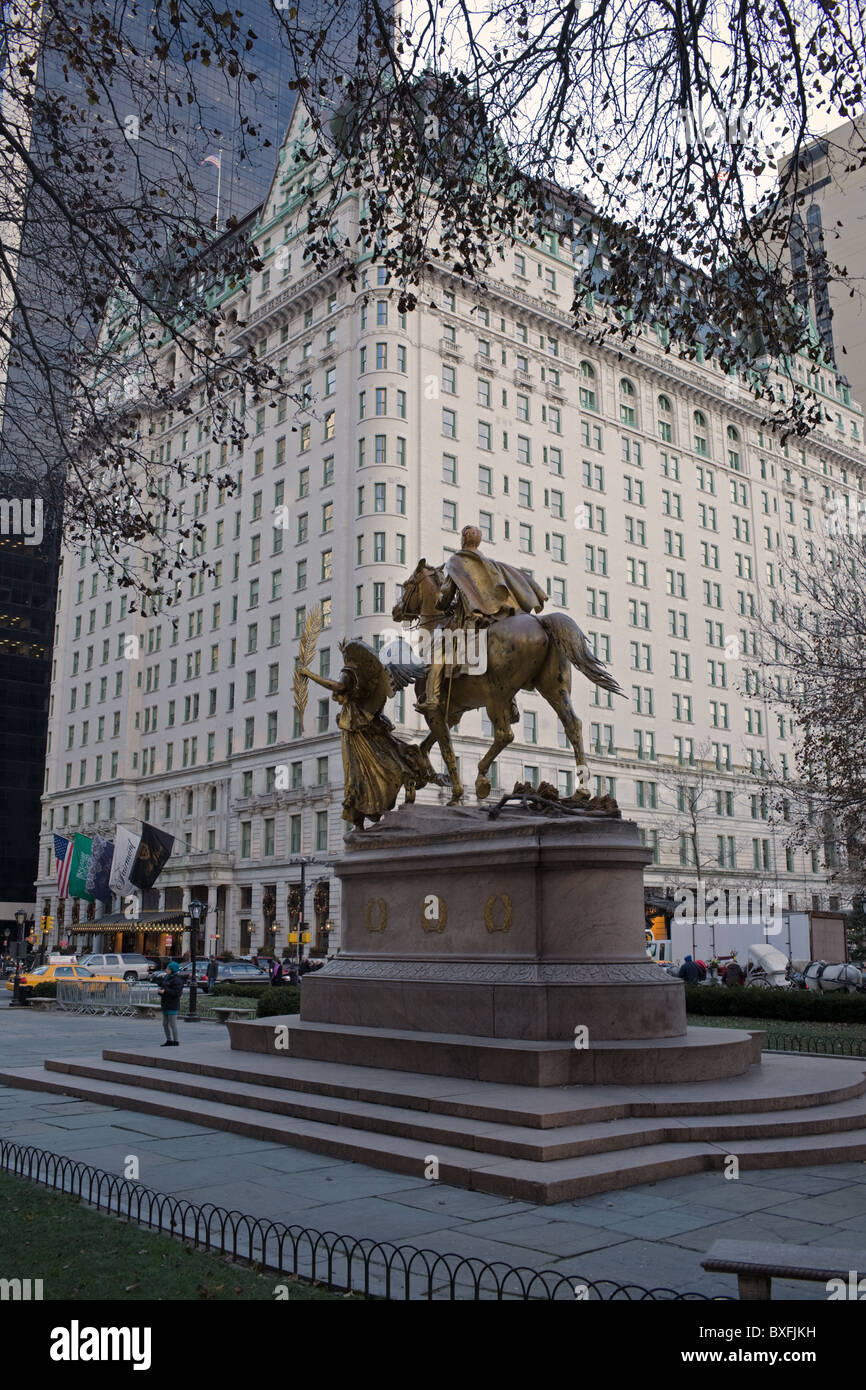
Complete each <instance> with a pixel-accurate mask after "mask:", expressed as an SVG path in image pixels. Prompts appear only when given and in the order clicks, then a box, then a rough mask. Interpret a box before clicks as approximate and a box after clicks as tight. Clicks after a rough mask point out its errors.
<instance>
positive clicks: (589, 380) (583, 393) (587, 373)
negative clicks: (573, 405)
mask: <svg viewBox="0 0 866 1390" xmlns="http://www.w3.org/2000/svg"><path fill="white" fill-rule="evenodd" d="M580 375H581V377H582V378H583V385H582V386H581V387H580V404H581V406H582V407H583V409H584V410H598V401H597V398H596V394H595V367H594V366H593V365H592V363H591V362H581V364H580Z"/></svg>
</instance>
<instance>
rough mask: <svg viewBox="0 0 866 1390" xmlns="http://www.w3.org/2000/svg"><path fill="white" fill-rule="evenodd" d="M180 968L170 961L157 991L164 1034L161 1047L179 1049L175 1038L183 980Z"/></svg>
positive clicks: (174, 961)
mask: <svg viewBox="0 0 866 1390" xmlns="http://www.w3.org/2000/svg"><path fill="white" fill-rule="evenodd" d="M179 972H180V966H179V965H178V963H177V961H176V960H173V961H170V962H169V966H168V973H167V974H166V977H165V979H164V980H163V982H162V985H161V986H160V989H159V1002H160V1005H161V1006H162V1029H163V1032H164V1033H165V1042H164V1043H163V1044H162V1046H163V1047H179V1046H180V1042H179V1039H178V1036H177V1015H178V1012H179V1010H180V997H181V995H182V994H183V980H182V979H181V977H180V973H179Z"/></svg>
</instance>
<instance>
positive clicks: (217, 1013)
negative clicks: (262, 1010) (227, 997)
mask: <svg viewBox="0 0 866 1390" xmlns="http://www.w3.org/2000/svg"><path fill="white" fill-rule="evenodd" d="M211 1013H212V1014H213V1016H214V1018H215V1019H216V1021H217V1023H231V1022H232V1021H233V1020H234V1019H236V1018H255V1016H256V1011H255V1009H245V1008H241V1007H240V1006H239V1005H234V1006H233V1007H229V1006H228V1005H226V1006H225V1007H221V1008H219V1009H211Z"/></svg>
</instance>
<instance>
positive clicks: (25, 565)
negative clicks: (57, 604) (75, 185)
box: [0, 0, 362, 935]
mask: <svg viewBox="0 0 866 1390" xmlns="http://www.w3.org/2000/svg"><path fill="white" fill-rule="evenodd" d="M295 3H297V5H298V9H299V13H300V19H301V22H302V23H303V24H305V25H309V24H313V23H315V21H316V20H317V19H319V18H323V17H324V18H327V20H328V22H330V21H331V20H334V17H335V16H336V19H335V20H334V22H335V23H336V25H337V28H338V33H339V36H340V40H341V43H342V44H343V49H342V52H344V53H345V55H346V61H347V63H349V62H351V61H352V60H353V58H354V55H355V53H356V51H357V43H356V40H355V30H356V28H357V26H358V23H359V15H360V13H361V10H360V4H361V3H362V0H358V3H357V5H356V4H353V3H351V0H350V3H347V4H342V5H340V6H339V7H338V6H336V5H335V4H334V3H333V0H330V3H323V2H322V0H295ZM94 8H95V9H96V10H97V11H101V12H102V13H103V14H106V15H108V16H109V17H110V19H111V22H112V24H113V26H114V29H115V32H119V33H121V34H122V36H123V37H124V39H126V40H128V53H127V55H126V61H127V64H128V66H127V69H126V74H125V73H124V65H123V64H120V65H119V66H118V69H117V73H116V76H115V77H114V79H113V80H112V83H111V88H110V107H111V116H112V119H111V120H109V121H106V120H105V117H106V110H107V106H105V105H102V104H100V105H98V106H96V107H94V108H93V111H92V115H91V117H90V126H89V129H86V130H82V131H81V132H80V133H79V135H78V137H77V138H79V140H80V142H81V146H82V149H83V150H84V151H85V152H86V150H87V140H88V136H89V135H92V137H93V139H94V141H99V140H101V141H103V142H105V141H107V142H108V144H109V145H110V147H111V150H112V154H113V155H114V159H115V163H116V168H117V172H116V173H114V174H110V173H109V174H106V170H110V167H111V163H110V161H109V160H108V159H107V158H106V155H105V150H106V145H105V144H104V143H103V144H102V145H98V144H95V145H94V147H93V148H94V149H96V150H98V151H99V154H98V156H97V158H98V159H99V160H100V161H101V168H100V173H99V177H100V178H101V179H102V180H103V184H102V187H103V189H105V188H106V186H107V184H106V182H105V180H106V179H108V180H109V181H110V180H113V183H112V184H111V187H112V192H113V194H114V196H116V198H117V202H118V206H120V205H122V203H123V200H124V197H125V196H126V195H129V196H131V197H136V196H137V197H139V198H142V197H149V196H150V195H151V194H152V196H153V198H154V199H158V198H160V197H162V198H163V199H164V201H165V204H166V206H167V207H168V209H169V213H170V217H171V219H176V217H177V214H178V212H182V213H184V212H188V213H189V215H190V216H191V217H192V218H194V219H195V220H196V221H198V222H200V223H202V224H204V225H207V224H208V223H209V222H210V220H211V219H212V218H213V217H214V216H215V214H216V210H217V188H218V182H219V226H220V227H221V228H222V227H224V226H225V224H226V221H227V219H229V218H236V219H239V218H241V217H243V216H245V215H248V214H249V213H250V212H252V211H253V210H254V209H255V208H256V207H257V205H258V204H259V203H260V202H261V201H262V200H263V198H264V197H265V195H266V193H267V190H268V187H269V184H270V181H271V178H272V176H273V173H274V169H275V167H276V159H277V153H278V150H279V148H280V144H281V141H282V138H283V135H284V133H285V130H286V127H287V125H288V123H289V119H290V116H291V112H292V108H293V105H294V101H295V93H294V91H293V89H292V87H291V86H290V81H291V79H292V76H293V69H292V62H291V58H290V54H289V49H288V45H287V43H286V42H285V37H284V33H283V30H282V25H283V22H284V20H285V19H286V17H287V16H288V10H287V9H279V8H276V9H275V7H274V6H273V5H272V4H271V0H239V3H238V4H237V5H236V6H233V7H231V8H232V9H233V10H234V9H238V10H241V11H242V17H241V18H240V19H239V20H238V24H239V26H240V27H241V29H242V30H244V31H247V30H250V31H252V32H253V33H254V34H255V36H256V37H255V41H254V43H253V47H252V48H251V50H250V51H249V53H248V55H247V58H246V66H247V69H248V70H249V71H252V72H254V73H255V74H256V80H255V82H252V83H251V82H249V81H248V80H247V77H246V75H245V76H243V77H240V78H232V77H229V76H228V75H227V74H226V73H225V72H223V71H221V70H220V68H219V67H218V66H216V65H213V66H206V65H205V64H203V63H202V62H201V61H197V60H193V61H192V62H190V63H189V64H188V65H185V64H184V63H183V62H182V61H175V60H172V61H170V62H169V64H168V65H167V67H166V68H164V69H162V70H161V71H162V73H163V76H164V79H165V80H167V81H168V83H169V85H170V87H171V89H172V91H173V93H174V94H175V96H176V98H177V102H176V106H175V107H174V109H172V111H171V116H170V121H169V124H166V123H165V120H164V119H159V118H158V117H159V116H163V117H164V115H165V107H164V104H162V103H159V102H156V101H154V103H153V107H152V109H149V103H148V101H147V99H146V78H147V74H148V72H154V73H155V72H157V71H159V68H158V64H157V60H156V58H155V49H156V39H155V38H154V36H153V33H152V29H153V27H154V25H155V24H156V23H158V21H159V15H158V12H157V11H156V10H155V8H154V7H153V6H152V5H150V4H149V3H142V4H138V5H135V4H127V3H122V0H103V3H100V0H93V3H92V5H90V6H89V7H87V6H83V5H82V7H81V8H80V9H78V8H77V7H76V6H75V5H74V4H73V6H72V8H71V11H70V18H71V19H78V20H79V21H81V22H85V23H86V22H87V17H88V12H89V10H92V9H94ZM184 9H188V7H186V6H183V5H181V10H182V11H183V10H184ZM319 11H321V14H319ZM57 24H58V16H57V14H54V15H52V16H51V17H49V18H48V19H46V29H45V42H44V46H43V50H42V53H41V55H40V63H39V76H38V88H39V91H40V93H42V94H45V95H48V96H52V94H66V96H67V97H68V99H69V101H70V102H71V103H72V104H74V105H79V104H80V105H81V106H84V105H85V103H84V102H83V100H82V99H81V98H82V95H83V86H82V83H81V81H80V79H76V77H75V76H74V74H73V76H72V77H70V76H69V75H68V73H67V72H66V71H65V68H66V67H67V66H68V65H67V64H65V63H64V60H63V53H62V44H61V45H60V46H58V43H57V42H56V41H55V35H56V34H57V32H58V31H57V29H56V26H57ZM52 26H54V27H52ZM188 37H189V39H190V41H191V42H192V43H194V41H195V40H196V39H197V38H199V37H200V34H199V31H198V30H197V28H196V27H195V26H194V25H192V24H191V25H190V26H189V32H188ZM177 53H178V57H179V55H180V47H179V46H178V50H177ZM0 61H2V54H0ZM129 74H134V76H129ZM142 79H144V81H142ZM76 83H77V85H76ZM190 90H194V92H195V98H196V99H195V101H193V102H188V101H187V99H186V98H187V92H188V91H190ZM142 93H145V98H144V100H142V99H141V98H142ZM134 94H135V95H134ZM42 109H43V113H44V119H43V124H42V125H41V126H40V120H39V117H38V116H37V120H36V122H35V125H34V129H33V142H34V150H35V152H36V154H37V157H38V155H39V153H40V149H42V150H43V151H44V149H45V148H46V147H47V146H48V144H49V142H50V138H51V133H50V128H49V127H50V120H51V114H50V108H49V107H48V106H45V107H44V108H42ZM38 110H39V107H38V106H37V111H38ZM203 161H204V162H203ZM214 161H218V162H219V168H217V165H216V163H215V162H214ZM87 164H88V160H87V159H86V160H85V166H87ZM84 177H85V178H86V177H87V175H86V174H85V175H84ZM61 232H62V226H61ZM54 235H55V231H54V230H53V229H52V228H51V226H50V218H47V217H46V216H44V215H43V214H42V211H41V210H40V207H39V200H38V196H37V195H36V194H35V193H34V197H33V199H32V201H31V200H30V199H29V198H28V201H27V205H26V206H25V208H24V209H23V210H22V240H21V249H20V261H19V268H18V285H19V288H20V290H21V295H20V299H21V302H22V303H23V304H24V305H26V306H27V307H28V311H29V317H30V321H31V326H32V324H33V322H34V321H36V322H38V323H40V324H41V328H40V330H39V331H40V332H41V335H42V336H41V340H40V342H39V343H38V345H37V348H34V346H33V343H32V341H31V340H28V338H27V337H26V335H23V334H21V335H20V337H19V359H20V360H19V361H18V362H17V364H16V360H15V352H14V350H13V352H12V353H10V354H9V360H8V364H7V366H8V387H7V393H6V401H5V410H4V413H3V419H2V427H0V497H3V498H12V497H15V496H20V495H26V493H27V492H28V491H32V487H33V483H32V477H33V472H32V469H33V468H35V469H37V470H38V468H39V467H41V466H45V467H50V466H51V460H52V457H57V454H58V450H57V444H56V440H57V437H58V436H57V426H56V425H55V422H56V420H57V412H56V411H55V409H54V406H53V404H52V403H51V402H50V401H49V393H48V390H47V386H46V382H45V380H44V378H43V377H42V375H41V371H42V369H41V366H40V358H41V357H42V355H43V351H44V353H45V354H46V355H48V356H49V357H52V358H53V359H54V360H55V361H57V360H62V356H63V354H64V352H65V351H66V350H67V347H68V340H67V341H64V337H63V334H64V326H63V325H64V319H65V318H66V317H67V316H68V317H69V318H70V320H71V321H75V322H76V323H77V327H76V329H75V330H70V331H76V332H77V333H79V334H80V324H81V321H82V319H83V318H85V317H86V315H84V314H82V313H80V312H79V305H78V301H79V300H80V299H81V298H82V296H81V294H80V287H79V285H77V284H76V283H74V282H70V281H69V280H67V279H65V278H64V272H63V270H62V269H61V268H60V267H61V265H62V257H61V256H58V255H57V254H56V246H55V247H54V248H53V249H52V237H53V236H54ZM52 267H53V269H52ZM17 327H18V329H19V330H20V327H21V320H20V318H19V319H18V322H17ZM14 329H15V325H13V339H14V337H15V332H14ZM13 346H14V345H13ZM22 459H23V460H26V461H28V462H29V464H30V468H29V469H27V470H24V471H23V472H22V469H21V461H22ZM58 554H59V527H58V526H57V524H56V519H55V518H51V517H49V516H48V515H46V517H45V532H44V538H43V540H42V543H41V545H38V546H35V545H25V544H23V543H22V540H21V538H20V537H18V536H14V535H0V699H2V701H3V718H2V723H0V935H2V934H3V928H4V924H5V925H6V928H7V930H8V927H9V925H10V924H11V920H12V918H13V914H14V911H15V908H16V907H17V906H19V905H23V904H27V903H32V902H33V882H34V879H35V877H36V872H37V865H36V861H35V856H34V849H33V847H34V846H35V845H36V844H37V841H38V835H39V820H40V794H41V785H42V769H43V766H44V758H45V741H46V728H47V716H48V699H49V686H50V676H51V649H52V637H53V630H54V621H55V619H54V591H55V587H56V576H57V562H58Z"/></svg>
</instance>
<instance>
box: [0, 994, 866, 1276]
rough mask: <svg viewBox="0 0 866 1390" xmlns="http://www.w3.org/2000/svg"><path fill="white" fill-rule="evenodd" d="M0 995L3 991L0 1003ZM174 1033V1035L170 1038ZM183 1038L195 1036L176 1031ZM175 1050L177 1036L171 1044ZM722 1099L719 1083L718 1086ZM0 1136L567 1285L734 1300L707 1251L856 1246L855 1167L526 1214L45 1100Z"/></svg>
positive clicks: (75, 1019)
mask: <svg viewBox="0 0 866 1390" xmlns="http://www.w3.org/2000/svg"><path fill="white" fill-rule="evenodd" d="M4 993H5V992H4ZM6 1005H7V999H5V998H4V999H3V1000H2V1001H0V1048H2V1056H3V1060H4V1062H5V1063H6V1064H7V1065H8V1066H33V1065H38V1064H39V1063H40V1062H41V1061H42V1060H43V1058H45V1057H64V1056H65V1057H75V1056H84V1055H94V1054H96V1053H98V1052H99V1051H100V1050H101V1049H102V1048H103V1047H124V1048H134V1047H135V1046H136V1045H141V1046H142V1047H143V1048H144V1047H152V1046H153V1045H154V1043H155V1042H156V1041H157V1040H158V1038H159V1037H160V1036H161V1029H160V1027H159V1024H158V1023H156V1022H154V1021H152V1020H132V1019H121V1018H86V1017H80V1016H71V1015H62V1014H48V1015H46V1014H38V1013H36V1012H33V1013H30V1012H28V1011H26V1010H8V1009H7V1007H6ZM182 1026H183V1025H182ZM186 1027H187V1030H188V1031H189V1032H192V1031H193V1028H194V1025H186ZM195 1037H196V1041H197V1043H199V1044H200V1043H201V1042H202V1041H203V1039H205V1038H212V1039H213V1046H214V1049H215V1050H216V1049H227V1047H228V1039H227V1034H226V1031H225V1029H224V1028H223V1027H222V1026H221V1025H218V1024H204V1023H203V1024H200V1025H198V1028H197V1029H195ZM181 1038H182V1039H183V1033H181ZM720 1084H723V1083H720ZM0 1136H2V1138H3V1139H7V1140H11V1141H13V1142H15V1143H18V1144H22V1145H27V1144H29V1145H33V1146H34V1147H37V1148H41V1149H46V1150H49V1151H51V1152H54V1153H59V1154H64V1155H67V1156H69V1157H71V1158H74V1159H76V1160H78V1161H80V1162H82V1163H88V1164H92V1165H93V1166H94V1167H96V1168H101V1169H105V1170H107V1171H108V1172H112V1173H118V1174H120V1173H122V1172H123V1168H124V1163H125V1160H126V1159H127V1158H128V1156H130V1155H135V1156H136V1157H137V1159H138V1161H139V1165H140V1168H139V1174H140V1181H141V1182H142V1183H143V1184H144V1185H145V1186H147V1187H150V1188H153V1189H156V1190H157V1191H160V1192H165V1193H171V1194H174V1195H177V1196H182V1197H185V1198H187V1199H188V1200H190V1201H192V1202H195V1203H197V1204H199V1205H203V1204H205V1203H209V1202H210V1203H213V1204H214V1205H217V1206H222V1207H226V1208H229V1209H234V1210H236V1211H241V1212H245V1213H248V1214H250V1215H253V1216H262V1217H265V1216H266V1217H271V1218H273V1219H275V1220H279V1221H283V1222H285V1223H287V1224H289V1223H296V1224H299V1225H302V1226H307V1227H310V1228H313V1229H316V1230H319V1231H333V1232H335V1233H337V1234H340V1235H350V1236H358V1237H369V1238H371V1239H373V1240H377V1241H390V1242H393V1243H396V1244H407V1245H412V1246H415V1247H419V1248H423V1249H427V1250H433V1251H438V1252H443V1253H446V1252H447V1253H454V1254H458V1255H465V1256H477V1257H479V1258H480V1259H483V1260H486V1261H489V1262H494V1261H502V1262H503V1263H505V1264H508V1265H513V1266H523V1267H529V1268H532V1269H550V1270H554V1271H556V1272H558V1273H561V1274H563V1275H567V1276H569V1277H572V1276H574V1277H575V1280H577V1279H578V1278H579V1277H580V1276H583V1277H584V1278H587V1279H592V1280H596V1279H611V1280H614V1281H616V1282H617V1283H621V1284H625V1283H635V1284H639V1285H642V1286H644V1287H658V1286H665V1287H668V1288H673V1289H676V1290H678V1291H681V1292H684V1291H693V1292H701V1293H705V1294H727V1295H735V1294H736V1281H735V1279H734V1278H733V1276H727V1275H716V1274H713V1275H710V1274H707V1273H705V1272H704V1271H703V1270H702V1269H701V1265H700V1260H701V1256H702V1252H704V1251H705V1250H707V1249H708V1248H709V1246H710V1245H711V1244H712V1243H713V1242H714V1241H715V1240H717V1239H719V1238H737V1239H743V1240H762V1241H773V1242H790V1243H793V1244H798V1245H809V1244H815V1245H820V1246H833V1247H836V1248H842V1249H844V1248H849V1247H858V1246H859V1247H862V1245H863V1242H864V1238H866V1163H844V1164H835V1165H832V1166H827V1167H816V1168H795V1169H771V1170H765V1171H745V1172H743V1173H742V1175H741V1177H740V1178H739V1179H737V1180H736V1181H730V1180H726V1179H725V1178H724V1176H723V1175H722V1174H721V1173H717V1172H712V1173H709V1172H708V1173H699V1174H692V1175H691V1176H687V1177H682V1178H672V1179H668V1180H666V1181H662V1182H656V1183H647V1184H644V1185H642V1186H640V1187H634V1188H632V1189H630V1190H628V1191H620V1192H611V1193H603V1194H600V1195H598V1196H594V1197H588V1198H584V1199H582V1200H580V1201H574V1202H564V1203H561V1204H558V1205H555V1206H533V1205H531V1204H530V1203H528V1202H522V1201H507V1200H504V1199H503V1198H501V1197H497V1196H490V1195H487V1194H485V1193H477V1192H470V1191H465V1190H463V1189H459V1188H452V1187H448V1186H445V1185H443V1184H439V1183H431V1182H428V1181H425V1180H424V1179H423V1178H422V1177H418V1178H415V1179H413V1178H409V1177H407V1176H405V1175H401V1174H397V1173H393V1174H392V1173H387V1172H382V1171H380V1170H379V1169H374V1168H370V1167H367V1166H364V1165H362V1164H357V1163H347V1162H342V1161H339V1160H335V1159H334V1158H333V1157H329V1156H323V1155H317V1154H314V1153H310V1152H307V1151H304V1150H300V1149H292V1148H289V1147H287V1146H285V1145H279V1146H276V1145H271V1144H267V1143H263V1142H261V1141H258V1140H255V1139H249V1138H245V1137H242V1136H240V1135H237V1134H232V1133H229V1132H225V1131H222V1130H212V1129H208V1128H204V1127H202V1126H201V1125H197V1124H188V1123H184V1122H182V1121H178V1120H174V1119H168V1118H164V1117H161V1116H154V1115H145V1114H140V1113H138V1112H133V1111H124V1110H116V1109H114V1108H110V1107H106V1106H101V1105H96V1104H93V1103H91V1102H89V1101H82V1100H76V1099H74V1098H71V1097H64V1096H61V1095H56V1094H50V1093H46V1092H37V1093H32V1094H30V1093H28V1092H26V1091H23V1090H19V1089H17V1088H14V1087H0ZM773 1290H774V1296H775V1297H776V1298H786V1299H787V1298H794V1299H799V1300H804V1299H805V1300H809V1299H816V1298H817V1299H823V1298H824V1297H825V1294H824V1290H823V1288H822V1287H821V1286H820V1285H815V1284H799V1283H785V1282H783V1281H776V1282H774V1285H773Z"/></svg>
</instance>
